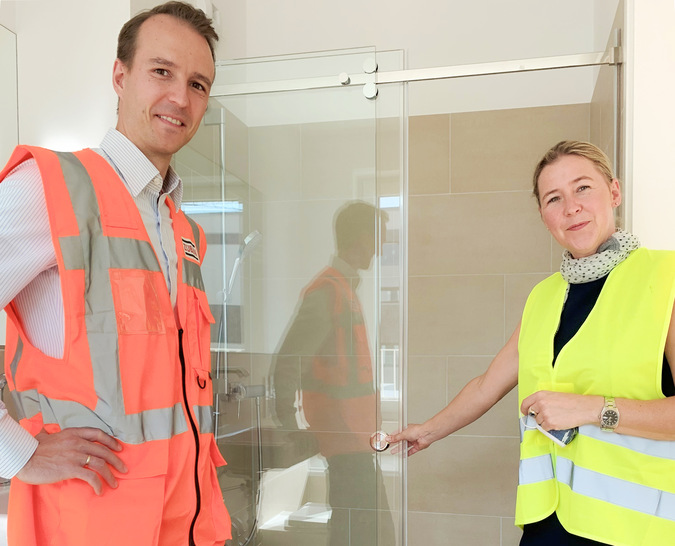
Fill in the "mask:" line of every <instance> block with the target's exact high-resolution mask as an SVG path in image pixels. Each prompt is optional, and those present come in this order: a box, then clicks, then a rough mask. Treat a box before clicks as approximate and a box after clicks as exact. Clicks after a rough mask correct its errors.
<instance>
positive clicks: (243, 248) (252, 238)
mask: <svg viewBox="0 0 675 546" xmlns="http://www.w3.org/2000/svg"><path fill="white" fill-rule="evenodd" d="M260 241H262V233H260V232H259V231H258V230H257V229H255V230H253V231H252V232H251V233H249V234H248V235H247V236H246V237H245V238H244V242H243V243H242V244H241V245H240V246H239V255H238V256H237V258H236V259H235V260H234V265H233V266H232V274H231V275H230V281H229V282H228V283H227V291H226V292H225V299H227V296H229V295H230V292H232V286H233V285H234V280H235V279H236V278H237V273H238V272H239V268H240V267H241V263H242V262H243V261H244V259H245V258H246V257H247V256H248V255H249V254H250V253H251V251H252V250H253V249H254V248H255V247H256V246H257V245H258V244H259V243H260Z"/></svg>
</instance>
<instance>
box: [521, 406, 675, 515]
mask: <svg viewBox="0 0 675 546" xmlns="http://www.w3.org/2000/svg"><path fill="white" fill-rule="evenodd" d="M520 421H521V433H524V432H525V417H523V418H521V420H520ZM535 433H536V431H535ZM583 437H586V438H593V439H594V440H595V441H600V442H607V443H610V444H613V445H616V446H621V447H624V448H626V449H630V450H632V451H635V452H638V453H642V454H644V455H649V456H652V457H659V458H665V459H670V460H675V452H674V451H673V449H674V446H675V443H673V442H664V441H660V440H649V439H646V438H638V437H635V436H626V435H623V434H609V433H606V432H602V431H601V430H600V428H599V427H596V426H593V425H584V426H582V427H579V436H578V437H577V439H575V440H574V441H577V440H578V439H581V438H583ZM582 441H583V440H582ZM518 474H519V478H518V483H519V484H520V485H528V484H535V483H540V482H545V481H547V480H554V479H555V480H557V481H558V482H559V483H563V484H565V485H567V486H568V487H569V488H570V489H571V490H572V491H574V492H575V493H579V494H581V495H584V496H587V497H591V498H594V499H598V500H602V501H604V502H607V503H610V504H613V505H616V506H620V507H622V508H627V509H629V510H636V511H638V512H642V513H645V514H651V515H655V516H657V517H660V518H666V519H669V520H673V521H675V494H674V493H669V492H667V491H662V490H661V489H658V488H654V487H648V486H645V485H640V484H637V483H633V482H629V481H627V480H622V479H620V478H616V477H613V476H608V475H607V474H603V473H600V472H594V471H593V470H589V469H587V468H584V467H582V466H579V465H576V464H574V462H573V461H572V460H570V459H569V458H566V457H565V449H560V450H559V451H558V453H557V456H556V461H555V471H554V470H553V457H552V455H550V454H545V455H539V456H537V457H530V458H527V459H522V460H521V461H520V466H519V471H518Z"/></svg>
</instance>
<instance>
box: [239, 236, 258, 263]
mask: <svg viewBox="0 0 675 546" xmlns="http://www.w3.org/2000/svg"><path fill="white" fill-rule="evenodd" d="M260 241H262V233H260V232H259V231H258V230H257V229H254V230H253V231H252V232H251V233H249V234H248V235H247V236H246V237H245V239H244V244H242V245H241V246H240V247H239V256H241V259H242V260H243V259H244V258H245V257H246V256H248V255H249V254H250V253H251V251H252V250H253V249H254V248H255V247H256V246H257V245H258V244H259V243H260Z"/></svg>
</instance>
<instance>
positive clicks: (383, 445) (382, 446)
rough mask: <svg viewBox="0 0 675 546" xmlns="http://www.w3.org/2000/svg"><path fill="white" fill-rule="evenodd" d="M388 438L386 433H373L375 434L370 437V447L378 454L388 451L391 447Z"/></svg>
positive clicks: (379, 431)
mask: <svg viewBox="0 0 675 546" xmlns="http://www.w3.org/2000/svg"><path fill="white" fill-rule="evenodd" d="M387 436H388V434H387V433H386V432H382V431H381V430H378V431H377V432H373V434H372V435H371V436H370V447H372V448H373V450H374V451H377V452H381V451H384V450H386V449H387V448H388V447H389V442H387Z"/></svg>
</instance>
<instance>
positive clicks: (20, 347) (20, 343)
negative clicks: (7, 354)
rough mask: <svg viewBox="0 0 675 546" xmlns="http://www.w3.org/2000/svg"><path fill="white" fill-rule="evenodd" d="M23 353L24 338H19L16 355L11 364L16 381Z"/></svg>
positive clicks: (10, 367) (13, 378) (11, 370)
mask: <svg viewBox="0 0 675 546" xmlns="http://www.w3.org/2000/svg"><path fill="white" fill-rule="evenodd" d="M22 354H23V340H22V339H21V338H19V340H18V342H17V344H16V351H15V352H14V357H13V358H12V362H11V363H10V365H9V369H10V372H11V374H12V380H13V381H14V382H16V368H17V366H18V365H19V360H21V355H22Z"/></svg>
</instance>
